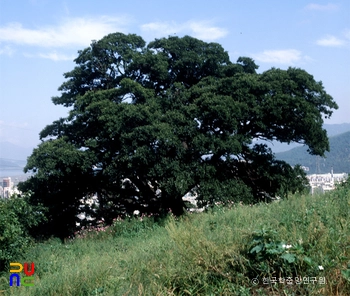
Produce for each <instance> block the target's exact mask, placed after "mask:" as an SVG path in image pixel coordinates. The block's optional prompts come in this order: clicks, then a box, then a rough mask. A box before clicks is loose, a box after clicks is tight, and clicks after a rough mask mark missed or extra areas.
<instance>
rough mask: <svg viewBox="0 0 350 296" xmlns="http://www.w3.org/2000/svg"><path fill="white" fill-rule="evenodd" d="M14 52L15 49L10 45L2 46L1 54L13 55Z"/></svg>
mask: <svg viewBox="0 0 350 296" xmlns="http://www.w3.org/2000/svg"><path fill="white" fill-rule="evenodd" d="M13 53H14V50H13V49H12V48H11V47H10V46H5V47H2V48H0V55H2V54H4V55H8V56H12V55H13Z"/></svg>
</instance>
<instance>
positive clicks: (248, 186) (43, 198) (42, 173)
mask: <svg viewBox="0 0 350 296" xmlns="http://www.w3.org/2000/svg"><path fill="white" fill-rule="evenodd" d="M75 63H76V67H75V68H74V69H73V70H72V71H71V72H68V73H65V74H64V77H65V79H66V81H65V82H64V83H63V84H62V85H61V86H60V88H59V90H60V91H61V95H60V96H58V97H54V98H53V99H52V100H53V103H54V104H60V105H63V106H66V107H69V113H68V116H67V117H65V118H60V119H59V120H57V121H55V122H53V123H52V124H51V125H48V126H46V127H45V128H44V129H43V131H42V132H41V133H40V138H41V140H42V143H41V144H40V145H39V146H38V147H37V148H36V149H35V150H34V151H33V154H32V155H31V156H30V157H29V159H28V163H27V166H26V167H25V170H26V171H28V170H32V171H34V172H36V174H35V175H34V176H33V177H31V178H30V179H28V180H27V181H26V182H25V183H23V184H22V185H21V190H23V191H28V190H31V191H32V192H33V194H32V202H34V203H42V204H43V205H45V206H47V207H48V209H49V212H48V213H49V214H48V222H47V223H48V226H49V227H50V229H51V230H50V231H52V232H59V231H67V230H69V229H71V228H74V226H75V222H76V215H77V213H79V210H81V206H82V200H83V199H86V198H88V197H91V196H92V195H96V196H97V198H98V207H97V209H95V210H94V211H93V212H91V213H90V214H91V215H93V216H94V217H96V218H101V217H103V218H104V219H105V220H106V221H107V223H108V222H111V221H112V219H113V218H115V217H117V216H118V215H125V214H130V213H132V212H133V211H135V210H138V211H140V212H141V213H158V214H162V213H165V212H167V211H169V209H170V210H171V211H173V212H174V213H175V214H182V213H183V209H184V207H185V204H184V201H183V200H182V197H183V196H184V195H185V194H186V193H187V192H189V191H191V190H195V191H196V192H197V194H198V200H199V202H200V203H201V204H202V205H205V204H213V203H215V202H217V201H221V202H225V201H227V200H232V201H244V202H250V203H252V202H259V201H261V200H266V198H267V197H274V196H276V195H279V196H286V194H287V193H288V192H289V191H296V190H300V189H302V188H303V187H304V185H305V175H304V173H303V172H302V171H301V169H300V168H298V167H295V168H292V167H291V166H290V165H288V164H287V163H285V162H283V161H278V160H276V159H275V158H274V155H273V153H272V151H271V150H270V149H268V148H267V146H266V145H262V144H256V143H255V140H256V139H264V140H268V141H271V140H278V141H281V142H287V143H290V142H298V143H302V144H305V145H307V146H308V149H309V150H308V151H309V152H310V153H311V154H314V155H321V156H322V155H324V152H325V151H328V150H329V143H328V138H327V134H326V131H325V130H323V129H322V123H323V118H324V117H326V118H327V117H330V116H331V115H332V111H333V109H336V108H338V107H337V104H336V103H335V102H334V100H333V99H332V97H331V96H330V95H328V94H327V93H326V91H325V90H324V87H323V86H322V83H321V82H316V81H315V80H314V78H313V76H312V75H310V74H308V73H307V72H306V71H304V70H302V69H298V68H289V69H287V70H281V69H275V68H272V69H270V70H268V71H265V72H263V73H260V74H258V73H257V72H256V70H257V69H258V66H257V65H256V64H255V62H254V61H253V60H252V59H250V58H248V57H241V58H239V59H238V60H237V62H236V63H232V62H231V61H230V59H229V56H228V53H227V52H226V51H225V50H224V49H223V48H222V46H221V45H220V44H217V43H206V42H203V41H201V40H198V39H196V38H192V37H189V36H185V37H182V38H179V37H168V38H161V39H156V40H154V41H153V42H150V43H149V44H148V45H147V44H146V42H145V41H144V40H143V39H142V38H141V37H140V36H137V35H134V34H129V35H124V34H122V33H113V34H109V35H108V36H106V37H104V38H102V39H101V40H99V41H93V42H92V44H91V45H90V46H89V47H88V48H86V49H84V50H82V51H79V52H78V57H77V58H76V59H75ZM85 210H86V211H88V209H85Z"/></svg>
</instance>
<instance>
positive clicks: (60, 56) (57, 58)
mask: <svg viewBox="0 0 350 296" xmlns="http://www.w3.org/2000/svg"><path fill="white" fill-rule="evenodd" d="M39 57H41V58H44V59H49V60H53V61H73V60H74V59H75V58H76V56H73V55H65V54H62V53H57V52H56V51H54V52H49V53H40V54H39Z"/></svg>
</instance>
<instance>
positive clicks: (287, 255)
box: [281, 253, 296, 263]
mask: <svg viewBox="0 0 350 296" xmlns="http://www.w3.org/2000/svg"><path fill="white" fill-rule="evenodd" d="M281 258H282V259H284V260H286V261H288V263H293V262H295V260H296V257H295V255H294V254H290V253H285V254H283V255H281Z"/></svg>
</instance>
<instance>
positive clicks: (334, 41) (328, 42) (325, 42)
mask: <svg viewBox="0 0 350 296" xmlns="http://www.w3.org/2000/svg"><path fill="white" fill-rule="evenodd" d="M316 44H318V45H321V46H329V47H340V46H343V45H344V44H345V40H342V39H339V38H337V37H335V36H331V35H327V36H326V37H324V38H321V39H319V40H317V41H316Z"/></svg>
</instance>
